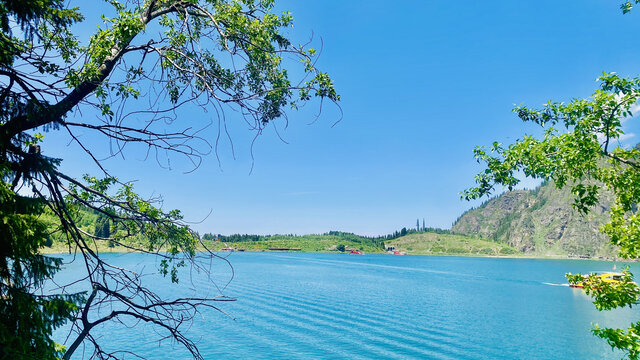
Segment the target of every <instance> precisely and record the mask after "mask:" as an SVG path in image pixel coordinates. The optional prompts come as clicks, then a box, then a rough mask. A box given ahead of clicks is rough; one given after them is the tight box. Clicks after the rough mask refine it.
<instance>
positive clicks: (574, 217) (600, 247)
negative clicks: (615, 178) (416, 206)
mask: <svg viewBox="0 0 640 360" xmlns="http://www.w3.org/2000/svg"><path fill="white" fill-rule="evenodd" d="M572 202H573V197H572V195H571V193H570V190H569V188H568V187H565V188H564V189H562V190H560V189H557V188H556V187H555V185H554V184H553V183H545V184H542V185H541V186H540V187H538V188H537V189H535V190H516V191H510V192H506V193H504V194H502V195H500V196H498V197H495V198H493V199H490V200H488V201H487V202H485V203H484V204H482V205H481V206H480V207H479V208H477V209H472V210H469V211H467V212H466V213H464V214H463V215H462V216H461V217H460V219H459V220H458V221H457V222H456V223H455V224H454V225H453V227H452V228H451V231H452V232H454V233H458V234H463V235H469V236H481V237H486V238H491V239H494V240H495V241H498V242H503V243H507V244H509V245H511V246H513V247H514V248H516V249H518V250H520V251H522V252H524V253H529V254H539V255H566V256H579V257H585V256H586V257H607V258H609V257H614V256H615V254H616V249H615V248H614V247H613V246H612V245H610V244H609V241H608V238H607V237H606V236H605V235H604V234H602V233H601V232H600V230H599V229H600V226H601V225H603V224H605V223H606V222H607V221H608V220H609V215H608V211H609V206H610V204H611V203H612V202H613V195H612V194H610V193H604V194H602V196H601V202H600V204H599V205H598V206H596V207H595V208H593V209H592V210H591V212H590V213H589V214H587V215H581V214H580V213H579V212H578V211H576V210H574V209H573V207H572V206H571V204H572Z"/></svg>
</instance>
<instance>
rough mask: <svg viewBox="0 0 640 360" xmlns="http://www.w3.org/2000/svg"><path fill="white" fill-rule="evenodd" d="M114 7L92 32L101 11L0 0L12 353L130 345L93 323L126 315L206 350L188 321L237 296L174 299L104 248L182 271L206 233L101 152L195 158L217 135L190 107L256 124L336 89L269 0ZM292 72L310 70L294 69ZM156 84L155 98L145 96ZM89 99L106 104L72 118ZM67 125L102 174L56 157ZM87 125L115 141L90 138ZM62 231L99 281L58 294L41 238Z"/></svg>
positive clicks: (2, 188)
mask: <svg viewBox="0 0 640 360" xmlns="http://www.w3.org/2000/svg"><path fill="white" fill-rule="evenodd" d="M78 4H79V5H80V6H84V5H85V3H82V2H78ZM104 5H105V6H107V7H109V9H108V11H109V13H110V16H108V17H107V16H102V17H101V19H102V21H103V24H101V25H100V27H97V28H96V30H95V32H94V33H93V34H91V36H90V37H89V41H88V42H86V43H82V42H81V38H84V37H80V36H78V34H75V33H74V30H75V29H77V27H74V26H73V25H76V24H79V23H82V22H84V21H85V15H87V16H90V17H91V16H96V15H99V14H83V13H82V11H81V8H79V7H75V8H70V7H69V2H67V1H62V0H21V1H2V2H0V27H1V28H2V32H0V219H2V221H0V311H1V313H2V315H3V316H2V320H0V357H2V358H3V359H4V358H10V359H54V358H59V357H62V358H64V359H68V358H70V357H71V356H72V355H73V354H74V353H75V351H76V350H77V349H78V348H79V347H80V346H81V345H83V346H85V349H86V350H85V351H87V352H88V353H87V354H88V356H90V357H92V358H102V359H105V358H116V357H120V355H118V353H117V352H116V353H113V352H109V351H108V350H106V349H105V348H103V346H101V341H102V340H101V339H100V338H97V337H93V336H91V331H92V329H93V328H94V327H95V326H97V325H99V324H101V323H102V322H104V321H108V320H111V319H114V320H123V318H124V319H130V320H135V321H138V322H141V323H147V324H153V325H154V326H156V329H157V330H158V332H159V333H160V336H162V337H168V338H170V339H172V340H173V341H175V342H176V343H178V344H181V345H183V346H184V347H185V348H186V350H187V351H188V352H189V353H190V354H191V355H192V356H193V357H194V358H201V355H200V353H199V351H198V348H197V346H196V344H195V343H194V342H193V341H192V340H190V339H189V338H188V337H186V336H185V334H184V332H183V329H184V328H186V327H188V323H189V321H190V320H192V319H193V318H194V317H195V316H196V315H197V313H198V309H199V308H201V307H203V306H204V307H213V308H216V307H215V306H213V305H212V303H213V302H214V301H226V300H228V299H225V298H219V297H217V296H211V297H207V298H180V299H175V300H172V301H165V300H162V299H161V298H160V297H159V296H157V295H156V294H155V293H154V292H153V291H152V290H150V289H149V288H147V287H145V286H144V284H143V282H142V279H141V277H140V275H139V274H136V273H135V272H132V271H128V270H127V269H118V268H116V267H113V266H111V265H110V264H109V263H108V262H106V260H105V259H104V258H103V257H101V256H100V254H99V251H98V249H99V248H100V246H99V244H101V243H104V242H108V244H110V245H117V246H123V247H126V248H128V249H130V250H134V251H142V252H147V253H150V254H153V255H155V256H157V257H158V258H159V261H158V263H159V268H158V271H159V272H160V273H161V274H162V275H164V276H166V278H167V280H168V281H171V282H173V283H177V282H178V281H179V278H178V269H179V268H181V267H184V266H187V265H191V266H196V267H197V266H199V264H206V263H207V261H208V260H206V259H203V258H202V257H203V256H204V255H202V254H196V249H200V247H201V245H202V244H201V243H199V237H198V235H197V234H196V233H195V232H193V231H191V229H190V228H189V227H188V226H187V224H186V223H185V222H184V221H183V218H182V214H181V213H180V211H178V210H170V211H163V210H162V209H160V205H159V203H158V201H157V199H144V198H142V197H141V196H139V195H138V194H137V193H136V192H135V190H134V188H133V185H132V184H131V183H127V182H124V181H121V180H119V179H118V178H117V177H116V176H115V175H113V174H111V173H109V172H108V171H107V170H106V169H105V168H104V166H103V164H102V163H101V162H100V160H99V159H100V158H102V156H97V155H96V154H95V152H96V151H100V150H102V149H104V148H106V146H104V144H110V145H112V146H113V147H112V149H113V152H112V153H111V154H110V155H112V156H115V155H119V154H122V153H123V151H124V149H125V147H127V146H129V147H131V146H132V145H135V144H143V145H144V148H145V151H146V154H147V155H150V157H152V158H153V157H155V158H156V159H157V160H158V162H159V163H160V165H163V162H166V163H169V162H170V161H171V160H172V159H173V158H174V157H177V158H178V159H177V160H178V161H182V162H186V163H188V164H192V165H193V166H194V167H197V166H198V165H199V164H200V161H201V160H202V157H203V156H204V155H206V154H207V153H209V152H210V150H211V146H210V145H209V141H208V140H207V139H204V138H201V137H200V136H201V135H200V130H201V129H200V128H199V127H197V126H194V124H192V123H191V121H192V120H189V119H185V118H184V117H182V118H181V117H180V115H181V109H183V108H184V107H185V106H189V107H191V109H192V110H193V108H198V107H200V108H201V110H202V111H211V112H212V113H217V114H219V115H220V118H221V119H222V120H223V119H226V117H225V116H224V112H225V111H226V110H227V109H232V110H234V111H237V112H238V113H241V114H242V115H243V120H244V121H247V122H248V123H249V124H250V125H251V128H252V130H253V131H256V133H258V134H259V133H261V132H262V131H263V129H264V128H265V127H266V126H268V125H269V124H270V123H271V122H272V121H276V120H277V119H279V118H282V117H283V116H284V115H285V113H284V111H285V109H287V108H292V109H295V108H297V107H298V106H301V105H303V104H305V103H307V102H308V101H310V100H311V99H313V98H317V99H320V100H328V101H331V102H337V101H338V100H339V95H338V94H337V93H336V91H335V89H334V87H333V83H332V80H331V79H330V77H329V76H328V74H326V73H323V72H320V71H319V70H318V69H316V67H315V56H316V51H315V50H313V49H311V48H306V47H304V46H298V45H294V44H292V43H291V42H290V41H289V40H288V39H287V38H286V37H285V36H284V35H283V34H282V32H283V30H286V29H288V28H290V27H291V25H292V17H291V15H290V14H289V13H287V12H285V13H283V14H279V15H278V14H274V13H273V12H272V7H273V5H274V1H272V0H267V1H254V0H222V1H209V0H200V1H197V0H194V1H178V0H144V1H119V0H112V1H107V2H106V3H105V4H104ZM96 18H97V16H96ZM293 69H296V70H295V71H291V73H298V74H300V75H301V76H302V79H290V78H289V75H288V74H289V73H290V70H293ZM298 70H299V71H298ZM148 94H153V96H154V98H153V99H146V100H145V99H143V97H145V96H151V95H148ZM158 99H159V100H160V101H157V100H158ZM163 99H165V100H163ZM137 100H145V101H137ZM321 103H322V101H321ZM141 104H144V105H141ZM141 106H147V108H141ZM85 111H86V112H87V113H91V114H93V113H97V114H99V116H97V117H96V116H87V117H86V118H79V117H74V116H70V114H71V113H74V112H75V113H84V112H85ZM134 112H135V114H136V116H130V115H131V114H132V113H134ZM58 130H62V131H64V133H65V134H68V136H69V137H70V139H71V141H73V142H74V143H75V144H76V145H78V146H79V148H80V149H82V150H83V151H84V152H85V153H86V156H87V160H88V161H92V162H93V163H94V164H95V166H96V168H98V169H100V173H99V174H97V175H98V176H92V175H86V176H84V177H82V178H74V177H72V176H69V175H67V174H65V173H64V171H63V169H62V167H61V162H62V160H61V159H55V158H51V157H47V156H44V155H43V152H42V151H41V148H46V146H47V142H46V141H45V134H46V133H47V132H51V131H58ZM79 132H83V133H86V132H91V133H93V134H95V135H96V136H98V137H99V136H101V137H102V138H101V139H102V141H93V140H92V142H91V143H89V142H85V141H86V140H83V137H80V136H78V133H79ZM91 138H92V139H95V138H96V137H91ZM134 148H135V146H134ZM47 150H50V151H47V153H49V154H51V153H54V152H55V149H53V148H52V149H47ZM174 161H175V160H174ZM27 193H28V194H30V195H28V196H27V195H22V194H27ZM87 209H89V210H90V212H87V211H86V210H87ZM87 214H88V215H87ZM56 241H63V242H64V243H65V244H66V245H67V246H68V249H69V250H70V251H77V253H78V254H79V256H80V257H81V258H82V263H83V264H85V269H84V271H85V277H84V278H83V279H82V280H84V281H85V282H86V283H88V284H89V285H88V286H87V289H86V292H84V293H78V294H75V293H68V292H66V290H65V289H66V288H65V287H64V286H62V287H60V289H62V290H61V292H59V293H52V294H47V293H45V294H42V292H43V291H44V290H43V286H42V285H43V282H44V281H46V280H47V279H50V278H51V277H52V276H53V275H54V274H55V272H56V271H57V270H58V269H59V267H60V261H59V260H57V259H55V258H51V257H48V256H42V255H39V249H40V248H41V247H42V246H44V245H46V244H47V243H51V242H56ZM207 254H208V255H207V256H208V257H212V256H215V254H212V253H207ZM200 261H203V263H200ZM205 268H206V267H202V268H199V269H200V270H202V269H205ZM113 284H118V286H117V287H116V288H114V287H113ZM62 285H64V284H62ZM38 292H39V293H38ZM36 293H38V295H36ZM114 309H123V310H117V311H116V310H114ZM68 321H70V322H72V324H71V329H72V333H71V334H70V337H69V339H70V340H69V344H68V347H67V348H66V349H65V348H62V347H61V346H59V345H57V344H55V343H54V342H53V341H52V340H51V334H52V331H53V330H54V329H55V328H56V327H59V326H61V325H62V324H63V323H65V322H68Z"/></svg>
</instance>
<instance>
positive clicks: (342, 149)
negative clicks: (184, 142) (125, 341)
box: [43, 0, 640, 235]
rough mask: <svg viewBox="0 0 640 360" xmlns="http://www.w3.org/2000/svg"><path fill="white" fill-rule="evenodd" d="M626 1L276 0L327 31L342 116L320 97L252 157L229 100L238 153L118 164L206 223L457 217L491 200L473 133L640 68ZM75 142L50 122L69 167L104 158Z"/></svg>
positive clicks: (124, 173)
mask: <svg viewBox="0 0 640 360" xmlns="http://www.w3.org/2000/svg"><path fill="white" fill-rule="evenodd" d="M621 2H622V0H620V1H601V0H598V1H595V0H593V1H579V2H578V1H557V0H555V1H551V0H546V1H541V0H539V1H514V0H502V1H444V0H440V1H398V2H390V1H379V0H367V1H364V0H362V1H361V0H340V1H335V0H305V1H300V0H286V1H277V9H278V10H277V11H278V12H279V11H280V10H285V9H286V10H289V11H290V12H291V13H292V14H293V16H294V24H295V27H294V28H293V29H291V31H290V32H289V36H290V37H292V38H293V39H295V40H296V41H297V42H299V43H304V42H306V41H307V40H308V38H309V37H310V36H311V35H312V34H313V38H314V45H315V46H314V47H315V48H320V44H321V42H322V54H321V56H320V60H319V62H318V67H319V68H320V69H321V70H323V71H327V72H329V73H330V74H331V75H332V77H333V79H334V81H335V84H336V87H337V89H338V91H339V93H340V94H341V96H342V101H341V102H340V107H341V110H342V112H343V115H342V118H341V117H340V113H339V111H338V109H337V108H336V107H335V106H333V105H331V104H325V106H324V107H323V109H322V115H321V117H320V118H319V120H318V121H316V122H314V123H313V124H310V123H312V122H313V119H314V114H315V113H316V111H317V108H318V107H317V105H318V104H317V103H316V104H313V103H312V104H309V105H308V106H307V107H306V108H305V109H304V110H303V111H300V112H290V113H289V119H288V126H286V127H285V126H284V125H285V123H284V122H279V123H276V128H277V130H278V133H279V134H280V137H282V139H283V140H284V141H286V143H285V142H283V140H281V139H280V138H279V137H278V135H277V134H276V131H274V130H275V129H274V127H273V126H270V127H269V128H268V129H267V130H266V131H265V132H264V133H263V134H262V135H261V136H260V137H259V138H258V139H257V140H256V142H255V144H254V146H253V156H254V159H253V161H252V158H251V153H250V149H251V142H252V139H253V136H254V135H255V134H253V133H250V132H248V131H247V129H246V125H244V124H243V123H241V122H240V121H238V119H235V118H234V117H233V116H234V114H233V113H231V112H229V113H228V114H227V122H228V124H229V130H230V135H231V138H232V140H233V146H234V150H235V159H234V158H233V156H232V155H231V147H230V145H229V142H223V143H221V144H220V147H219V150H218V155H219V156H220V163H218V161H217V160H216V157H215V156H213V155H211V156H209V157H207V158H205V160H204V162H203V164H202V165H201V166H200V167H199V168H198V169H197V170H196V171H194V172H192V173H188V174H185V173H184V171H186V170H189V168H188V167H187V166H184V164H181V163H178V162H176V161H174V162H173V163H172V164H171V170H167V169H164V168H162V167H160V166H158V164H157V163H156V162H155V161H153V160H148V159H147V160H145V159H144V154H143V153H140V152H137V151H133V150H132V151H129V152H127V153H126V154H125V157H124V158H118V159H112V160H109V161H107V162H106V163H105V164H106V167H107V168H108V169H109V170H110V171H112V172H113V173H114V174H115V175H117V176H118V177H119V178H120V179H121V180H125V181H136V185H135V186H136V189H137V190H138V191H139V192H141V193H142V194H146V195H154V196H157V195H161V196H162V197H163V199H164V208H165V209H171V208H179V209H181V210H183V212H184V214H185V216H186V219H187V220H189V221H193V222H195V224H194V225H193V228H194V229H196V230H197V231H199V232H200V233H204V232H212V233H222V234H231V233H255V234H269V233H271V234H273V233H296V234H306V233H322V232H327V231H329V230H341V231H349V232H355V233H358V234H365V235H375V234H387V233H390V232H393V231H394V230H397V229H400V228H402V227H404V226H406V227H412V226H415V223H416V218H419V219H420V221H421V222H422V219H423V218H424V219H425V221H426V224H427V226H433V227H442V228H449V227H450V226H451V224H452V223H453V222H454V221H455V219H456V218H457V217H458V216H459V215H460V214H461V213H462V212H463V211H465V210H466V209H468V208H470V207H471V206H474V205H477V204H478V202H471V203H470V202H466V201H463V200H461V199H460V195H459V193H460V191H462V190H463V189H465V188H467V187H470V186H472V185H473V177H474V175H475V174H476V173H477V172H478V171H480V170H481V167H480V166H479V165H478V164H477V163H476V162H475V160H474V159H473V154H472V150H473V148H474V147H475V146H477V145H490V144H491V143H492V142H493V141H494V140H497V141H500V142H503V143H509V142H513V141H514V140H516V139H517V138H518V137H520V136H522V135H523V134H524V133H533V134H537V133H538V132H539V131H538V130H537V129H536V128H535V127H533V126H532V125H530V124H523V123H522V122H520V120H519V119H517V118H516V117H515V116H514V114H513V113H512V112H511V109H512V108H513V106H514V104H521V103H522V104H526V105H529V106H536V107H539V106H541V105H542V104H543V103H544V102H546V101H547V100H550V99H553V100H558V101H567V100H570V99H571V98H574V97H585V96H588V95H590V94H591V93H592V92H593V90H594V89H595V88H596V86H597V83H596V82H595V79H596V77H597V76H598V75H600V74H601V73H602V72H603V71H607V72H610V71H615V72H617V73H619V74H622V75H628V76H637V75H638V74H639V73H640V62H639V60H640V46H639V45H640V42H639V41H638V34H639V33H640V22H639V20H640V9H636V11H635V12H632V13H631V14H629V15H622V14H621V11H620V9H619V7H618V6H619V3H621ZM79 5H80V6H81V9H85V7H86V5H84V2H83V3H80V4H79ZM86 10H87V11H95V9H91V8H87V9H86ZM296 41H294V42H296ZM83 116H87V114H83ZM340 118H341V121H340V122H339V123H338V124H336V125H335V126H332V125H334V123H335V122H336V121H337V120H339V119H340ZM196 119H198V120H202V119H204V120H205V121H212V122H213V124H214V125H212V126H211V127H210V128H209V129H207V130H206V131H205V132H204V134H205V135H206V136H208V137H209V138H214V137H215V134H216V132H217V127H216V125H215V124H216V123H217V118H216V117H215V113H211V112H209V113H203V112H196V111H185V112H184V113H183V114H181V116H180V121H182V122H184V124H189V123H190V122H191V121H194V120H196ZM638 122H640V120H638V119H632V120H630V121H627V122H626V127H627V129H626V130H627V136H628V140H626V141H628V142H629V143H635V142H639V141H640V139H637V138H636V137H635V136H634V132H640V128H639V124H637V123H638ZM47 141H48V142H47ZM67 143H68V139H64V137H63V135H62V134H55V133H49V134H47V139H46V140H45V143H44V144H43V151H44V152H45V153H46V154H47V155H50V156H57V157H61V158H63V159H65V161H64V162H63V164H62V170H63V171H66V172H68V173H71V174H74V175H80V174H82V173H86V172H93V171H94V169H93V168H91V166H90V165H88V160H87V159H86V157H84V156H82V154H81V152H80V151H78V149H77V148H75V147H74V146H67ZM96 146H98V147H100V146H102V147H104V149H107V148H108V146H109V145H108V143H104V144H101V143H97V144H96ZM252 166H253V170H252V171H251V169H252ZM532 184H534V183H533V182H531V181H525V182H524V186H527V185H528V186H532Z"/></svg>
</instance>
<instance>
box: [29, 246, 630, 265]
mask: <svg viewBox="0 0 640 360" xmlns="http://www.w3.org/2000/svg"><path fill="white" fill-rule="evenodd" d="M94 251H96V252H97V253H98V254H99V253H107V254H108V253H117V254H127V253H144V252H143V251H136V250H131V249H129V248H126V247H122V246H115V247H106V248H104V249H102V248H99V249H94ZM39 252H40V254H42V255H62V254H74V253H77V251H74V252H69V250H68V248H65V249H64V250H63V249H60V248H53V247H52V248H46V247H45V248H40V249H39ZM197 252H205V250H204V249H199V250H198V251H197ZM211 252H213V253H215V254H217V255H220V254H228V255H231V254H233V253H271V254H285V253H286V254H295V253H304V254H343V255H350V254H349V253H347V252H337V251H275V250H255V249H254V250H248V249H247V250H244V251H219V250H218V251H215V250H211ZM365 255H390V256H399V255H393V254H390V253H388V252H383V251H380V252H373V253H365ZM401 256H449V257H455V256H457V257H470V258H496V259H536V260H591V261H607V262H621V263H637V262H640V259H620V258H588V257H573V256H564V255H537V254H531V255H530V254H520V255H518V254H508V255H489V254H453V253H434V254H410V253H407V254H406V255H401Z"/></svg>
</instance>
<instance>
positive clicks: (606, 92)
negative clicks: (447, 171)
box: [462, 0, 640, 360]
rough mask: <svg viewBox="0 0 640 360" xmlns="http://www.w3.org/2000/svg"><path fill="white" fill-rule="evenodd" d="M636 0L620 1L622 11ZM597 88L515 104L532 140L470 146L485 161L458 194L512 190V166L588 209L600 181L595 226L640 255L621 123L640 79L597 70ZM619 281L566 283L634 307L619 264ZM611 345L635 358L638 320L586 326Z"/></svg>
mask: <svg viewBox="0 0 640 360" xmlns="http://www.w3.org/2000/svg"><path fill="white" fill-rule="evenodd" d="M639 2H640V1H638V0H634V1H627V2H625V3H623V4H622V5H621V9H622V10H623V13H627V12H629V11H631V9H632V8H633V5H634V4H637V3H639ZM598 81H599V82H600V87H599V89H597V90H596V91H595V92H594V93H593V95H592V96H591V97H590V98H588V99H574V100H571V101H570V102H568V103H559V102H551V101H550V102H548V103H547V104H546V105H545V106H544V107H543V108H542V109H532V108H529V107H526V106H518V107H516V108H515V109H514V112H515V113H516V114H517V116H518V117H519V118H520V119H521V120H522V121H525V122H533V123H535V124H537V125H539V126H540V127H541V128H543V129H544V133H543V137H542V138H541V139H538V138H536V137H534V136H531V135H525V136H523V137H522V138H521V139H518V140H516V142H514V143H513V144H510V145H508V146H504V145H503V144H500V143H498V142H494V143H493V145H492V146H491V147H490V149H488V150H487V149H486V148H484V147H477V148H476V149H475V150H474V155H475V158H476V159H477V160H478V162H480V163H482V164H484V165H485V166H486V168H485V170H484V171H482V172H481V173H479V174H478V175H477V176H476V177H475V181H476V184H477V185H476V186H475V187H473V188H470V189H467V190H465V191H464V192H463V193H462V196H463V198H466V199H477V198H480V197H482V196H484V195H488V194H490V193H491V191H492V190H493V189H494V188H495V187H496V186H497V185H501V186H504V187H506V188H507V189H509V190H512V189H513V188H514V186H515V185H517V184H518V182H519V180H518V178H517V176H516V175H517V173H518V172H522V173H524V174H525V175H526V176H528V177H532V178H542V179H545V180H549V179H551V180H553V181H554V182H555V184H556V186H558V187H560V188H561V187H564V186H568V187H570V188H571V192H572V194H573V195H574V202H573V207H574V209H575V210H576V211H579V212H581V213H587V212H589V211H590V210H591V209H592V208H593V206H595V205H597V204H598V203H599V196H600V195H601V192H602V191H601V190H602V189H603V188H607V189H609V190H610V191H611V192H613V193H614V194H615V203H614V205H613V206H612V208H611V211H610V216H611V220H610V221H609V223H607V224H605V225H604V226H603V227H602V228H601V230H602V231H603V232H604V233H605V234H607V235H608V236H609V237H610V240H611V243H612V244H614V245H616V246H618V248H619V255H620V256H621V257H622V258H626V259H637V258H640V213H639V212H638V211H637V204H638V203H640V147H638V146H636V147H628V146H624V145H623V144H622V143H621V141H620V139H621V136H622V135H623V134H624V131H623V128H622V126H623V123H624V121H626V120H627V119H629V118H631V117H633V116H636V115H637V114H633V110H634V105H636V104H637V103H638V100H639V99H640V78H625V77H621V76H619V75H617V74H615V73H603V74H602V75H601V76H600V77H599V78H598ZM623 273H624V276H623V281H621V282H620V283H617V284H616V283H604V282H602V281H601V280H600V279H599V278H598V277H596V276H588V277H587V278H586V280H585V279H584V278H583V276H582V275H580V274H578V275H567V278H568V279H569V281H570V282H572V283H576V282H584V284H585V291H586V293H587V294H589V295H591V296H593V297H594V304H595V305H596V308H597V309H598V310H610V309H613V308H617V307H625V306H629V307H632V306H634V305H637V304H638V301H639V300H640V292H639V288H638V285H637V284H636V283H634V282H633V281H632V275H631V274H630V273H629V272H628V270H625V271H624V272H623ZM592 331H593V333H594V334H595V335H596V336H599V337H601V338H603V339H605V340H606V341H607V342H608V343H609V344H610V345H611V346H612V347H613V348H617V349H620V350H622V351H623V352H625V353H626V354H627V356H628V357H629V358H630V359H634V360H637V359H638V358H639V357H640V322H639V323H633V324H631V325H630V327H629V328H628V329H627V330H626V331H625V330H624V329H607V328H604V329H603V328H600V327H598V326H597V325H596V326H595V328H594V329H593V330H592Z"/></svg>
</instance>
